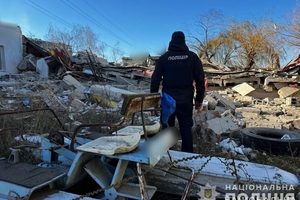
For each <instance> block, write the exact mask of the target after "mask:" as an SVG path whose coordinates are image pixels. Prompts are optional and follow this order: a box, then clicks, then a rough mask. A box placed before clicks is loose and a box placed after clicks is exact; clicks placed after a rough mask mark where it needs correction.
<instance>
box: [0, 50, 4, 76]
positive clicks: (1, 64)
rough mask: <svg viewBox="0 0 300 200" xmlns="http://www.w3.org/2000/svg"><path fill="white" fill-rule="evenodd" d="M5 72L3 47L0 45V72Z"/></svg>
mask: <svg viewBox="0 0 300 200" xmlns="http://www.w3.org/2000/svg"><path fill="white" fill-rule="evenodd" d="M4 70H5V58H4V46H3V45H0V71H4Z"/></svg>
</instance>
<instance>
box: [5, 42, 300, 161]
mask: <svg viewBox="0 0 300 200" xmlns="http://www.w3.org/2000/svg"><path fill="white" fill-rule="evenodd" d="M23 45H24V47H26V48H24V51H26V52H24V56H23V59H20V62H19V64H18V65H16V66H17V68H18V70H19V72H20V73H16V74H6V75H3V76H1V77H0V93H1V97H0V98H1V99H0V100H1V101H0V108H1V109H2V110H18V109H19V110H20V109H38V108H45V107H48V108H51V109H53V110H54V111H64V112H66V113H68V114H69V124H72V125H74V126H76V125H78V124H81V123H82V122H81V119H82V118H83V117H85V116H86V115H89V112H96V113H101V112H120V110H119V109H120V107H121V105H122V101H123V96H124V94H142V93H149V88H150V81H151V75H152V73H153V70H154V67H155V61H156V60H157V59H158V58H159V57H157V58H156V57H153V56H150V55H149V56H148V58H147V60H146V61H141V62H135V61H133V60H132V59H127V58H123V63H122V64H118V63H110V62H108V61H107V60H105V59H103V58H99V57H98V56H97V55H95V54H94V53H93V52H88V51H87V52H79V53H77V54H76V55H73V54H72V53H71V52H68V51H67V50H65V48H60V47H57V46H56V47H53V46H52V47H51V48H50V49H45V47H44V46H43V45H42V43H38V44H37V41H33V40H31V39H29V38H26V37H24V38H23ZM203 66H204V71H205V75H206V77H207V78H208V88H207V91H206V92H207V95H206V97H205V99H204V100H205V101H206V102H207V103H208V107H207V110H206V111H202V112H200V113H197V112H195V113H194V127H193V128H197V130H198V131H199V132H201V134H200V135H201V137H200V138H201V139H205V138H206V139H207V138H212V139H211V140H210V144H215V143H217V142H218V143H219V144H220V145H221V142H223V141H224V142H223V143H222V145H225V144H227V143H228V142H229V140H228V141H227V140H223V139H224V137H225V135H226V134H228V133H232V132H236V131H239V130H240V129H243V128H245V127H267V128H274V129H289V130H295V131H297V130H300V120H299V119H300V100H299V99H300V92H299V88H298V83H299V82H300V78H299V76H298V75H297V71H289V70H290V68H287V69H286V70H285V71H284V72H283V71H279V72H278V73H274V72H270V71H262V70H254V69H253V70H248V71H237V70H235V71H234V70H233V69H230V68H228V67H226V66H224V65H220V64H217V63H208V62H203ZM150 117H153V116H151V115H150V114H149V115H148V116H147V119H146V121H148V120H149V118H150ZM155 117H156V118H155V119H154V120H156V121H159V119H157V116H155ZM136 118H137V119H138V121H141V119H140V116H138V115H137V116H136ZM97 120H98V121H97V122H98V123H99V119H97ZM100 120H103V121H101V122H104V121H105V120H107V119H100ZM151 120H152V118H151ZM151 120H149V121H151ZM199 127H200V128H199ZM208 134H209V135H208ZM227 145H229V144H227ZM212 146H214V145H212ZM212 146H210V147H212ZM232 146H233V149H231V150H228V148H225V147H224V148H225V149H226V150H228V151H229V152H231V153H232V154H235V155H237V156H240V158H241V159H246V158H243V157H242V156H243V155H246V156H250V157H255V153H253V151H251V150H249V149H246V150H245V148H242V147H239V146H238V145H234V144H232ZM245 152H247V153H245Z"/></svg>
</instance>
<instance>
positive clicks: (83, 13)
mask: <svg viewBox="0 0 300 200" xmlns="http://www.w3.org/2000/svg"><path fill="white" fill-rule="evenodd" d="M61 1H62V2H63V3H64V4H66V5H67V6H69V7H70V8H71V9H73V10H74V11H76V12H77V13H79V14H80V15H81V16H83V17H84V18H86V19H87V20H89V21H90V22H92V23H93V24H95V25H96V26H98V27H99V28H101V29H103V30H105V31H107V32H109V33H110V34H111V35H113V36H114V37H116V38H118V39H120V40H122V41H123V42H125V43H127V44H128V45H130V46H131V44H130V43H129V42H127V41H126V40H124V39H123V38H122V37H120V36H118V35H117V34H115V33H114V32H112V31H111V30H109V29H108V28H106V27H105V26H103V25H101V24H100V23H99V22H97V21H96V20H94V19H93V18H92V17H90V16H89V15H88V14H86V13H85V12H84V11H82V10H81V9H80V8H78V7H77V6H76V5H74V4H73V3H71V2H69V1H68V0H61ZM66 1H68V3H67V2H66Z"/></svg>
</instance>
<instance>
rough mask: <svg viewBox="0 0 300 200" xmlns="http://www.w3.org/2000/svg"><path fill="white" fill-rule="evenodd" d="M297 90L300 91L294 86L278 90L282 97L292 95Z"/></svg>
mask: <svg viewBox="0 0 300 200" xmlns="http://www.w3.org/2000/svg"><path fill="white" fill-rule="evenodd" d="M297 92H299V89H298V88H293V87H283V88H281V89H280V90H278V94H279V96H280V98H286V97H291V96H293V95H294V94H295V93H297Z"/></svg>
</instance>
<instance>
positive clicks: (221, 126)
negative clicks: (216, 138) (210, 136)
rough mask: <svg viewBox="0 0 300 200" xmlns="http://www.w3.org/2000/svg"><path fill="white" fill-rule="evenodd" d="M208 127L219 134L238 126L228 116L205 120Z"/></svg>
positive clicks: (235, 128)
mask: <svg viewBox="0 0 300 200" xmlns="http://www.w3.org/2000/svg"><path fill="white" fill-rule="evenodd" d="M207 123H208V128H210V129H212V130H213V131H214V132H215V133H216V134H221V133H224V132H226V131H233V130H237V129H238V126H237V125H236V124H235V123H234V122H233V121H232V119H231V118H230V117H222V118H214V119H211V120H208V121H207Z"/></svg>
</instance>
